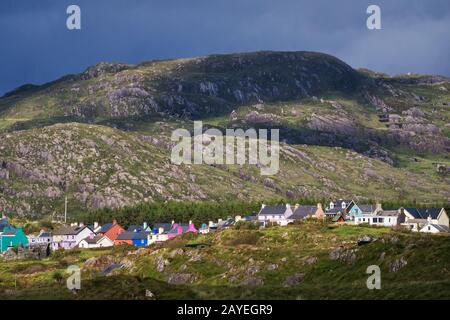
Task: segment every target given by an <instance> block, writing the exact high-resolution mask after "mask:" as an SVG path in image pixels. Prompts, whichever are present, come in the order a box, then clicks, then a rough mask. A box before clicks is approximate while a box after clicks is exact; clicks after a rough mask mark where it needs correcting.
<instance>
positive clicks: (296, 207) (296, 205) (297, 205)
mask: <svg viewBox="0 0 450 320" xmlns="http://www.w3.org/2000/svg"><path fill="white" fill-rule="evenodd" d="M298 207H300V205H299V204H298V203H296V204H295V206H294V211H295V210H297V209H298Z"/></svg>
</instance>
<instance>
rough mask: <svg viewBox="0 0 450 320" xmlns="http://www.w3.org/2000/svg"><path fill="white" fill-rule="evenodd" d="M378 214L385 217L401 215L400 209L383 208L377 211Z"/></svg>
mask: <svg viewBox="0 0 450 320" xmlns="http://www.w3.org/2000/svg"><path fill="white" fill-rule="evenodd" d="M376 215H377V216H383V217H397V216H398V215H400V213H399V212H398V210H383V211H380V212H377V214H376Z"/></svg>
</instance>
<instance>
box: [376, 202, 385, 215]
mask: <svg viewBox="0 0 450 320" xmlns="http://www.w3.org/2000/svg"><path fill="white" fill-rule="evenodd" d="M381 211H383V208H382V207H381V203H379V202H377V204H376V206H375V214H377V213H378V212H381Z"/></svg>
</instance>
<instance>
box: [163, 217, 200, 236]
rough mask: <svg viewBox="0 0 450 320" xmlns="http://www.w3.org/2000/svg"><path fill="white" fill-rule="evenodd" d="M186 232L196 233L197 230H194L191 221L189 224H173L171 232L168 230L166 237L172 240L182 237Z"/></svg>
mask: <svg viewBox="0 0 450 320" xmlns="http://www.w3.org/2000/svg"><path fill="white" fill-rule="evenodd" d="M188 232H193V233H197V232H198V230H197V229H196V228H195V226H194V224H193V223H192V221H189V224H178V223H175V224H174V225H173V227H172V230H170V231H169V232H168V233H167V236H168V238H169V239H173V238H175V237H177V236H179V235H182V234H184V233H188Z"/></svg>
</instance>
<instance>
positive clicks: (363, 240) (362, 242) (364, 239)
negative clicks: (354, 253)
mask: <svg viewBox="0 0 450 320" xmlns="http://www.w3.org/2000/svg"><path fill="white" fill-rule="evenodd" d="M375 240H376V239H375V238H373V237H371V236H368V235H365V236H361V237H359V238H358V240H357V241H358V246H363V245H365V244H368V243H371V242H373V241H375Z"/></svg>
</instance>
